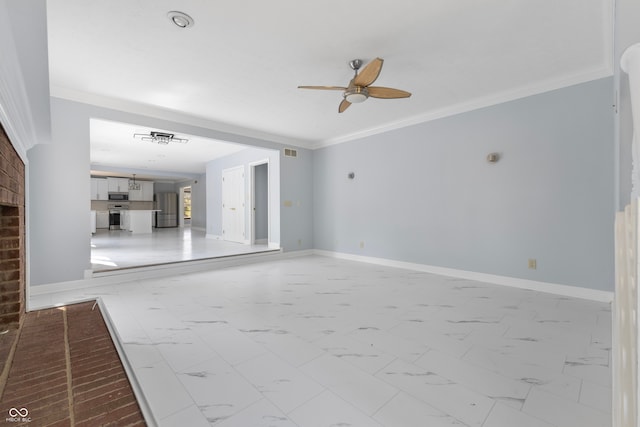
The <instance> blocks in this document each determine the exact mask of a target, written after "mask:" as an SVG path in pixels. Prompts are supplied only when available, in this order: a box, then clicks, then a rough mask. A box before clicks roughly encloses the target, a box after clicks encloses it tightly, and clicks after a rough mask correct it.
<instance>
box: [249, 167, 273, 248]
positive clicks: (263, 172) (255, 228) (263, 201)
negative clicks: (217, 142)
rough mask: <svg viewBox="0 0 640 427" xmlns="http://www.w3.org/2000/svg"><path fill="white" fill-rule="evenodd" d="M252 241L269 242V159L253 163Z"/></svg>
mask: <svg viewBox="0 0 640 427" xmlns="http://www.w3.org/2000/svg"><path fill="white" fill-rule="evenodd" d="M249 166H250V172H251V174H250V176H251V183H250V184H251V239H250V240H251V243H252V244H256V245H266V244H268V243H269V237H270V232H269V228H270V227H269V224H270V222H269V219H270V215H269V160H268V159H265V160H261V161H259V162H254V163H251V164H250V165H249Z"/></svg>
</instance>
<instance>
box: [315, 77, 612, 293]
mask: <svg viewBox="0 0 640 427" xmlns="http://www.w3.org/2000/svg"><path fill="white" fill-rule="evenodd" d="M612 87H613V81H612V79H611V78H607V79H601V80H597V81H593V82H589V83H585V84H581V85H577V86H573V87H569V88H565V89H562V90H557V91H553V92H549V93H545V94H541V95H537V96H532V97H528V98H525V99H521V100H517V101H512V102H508V103H504V104H500V105H496V106H493V107H489V108H484V109H481V110H476V111H472V112H469V113H465V114H460V115H457V116H452V117H448V118H444V119H440V120H436V121H432V122H428V123H423V124H420V125H415V126H412V127H408V128H404V129H400V130H396V131H391V132H388V133H385V134H379V135H376V136H372V137H367V138H364V139H361V140H358V141H353V142H350V143H345V144H341V145H336V146H331V147H327V148H323V149H320V150H316V151H315V152H314V162H313V169H314V173H313V178H314V179H313V182H314V212H313V215H314V235H313V238H314V242H315V247H316V248H318V249H324V250H330V251H337V252H345V253H350V254H358V255H364V256H371V257H381V258H388V259H392V260H401V261H406V262H413V263H421V264H427V265H433V266H441V267H448V268H454V269H460V270H469V271H475V272H482V273H489V274H496V275H503V276H510V277H518V278H525V279H532V280H540V281H545V282H550V283H559V284H566V285H575V286H583V287H587V288H593V289H600V290H608V291H609V290H612V289H613V282H614V278H613V275H614V273H613V210H614V190H613V189H614V156H613V153H614V141H613V111H612V108H611V99H612ZM491 152H499V153H501V155H502V158H501V160H500V161H499V162H498V163H495V164H490V163H488V162H487V161H486V160H485V158H486V156H487V154H489V153H491ZM349 172H354V173H355V179H354V180H350V179H348V178H347V174H348V173H349ZM361 242H364V248H361V247H360V244H361ZM529 258H535V259H537V270H530V269H528V262H527V261H528V259H529Z"/></svg>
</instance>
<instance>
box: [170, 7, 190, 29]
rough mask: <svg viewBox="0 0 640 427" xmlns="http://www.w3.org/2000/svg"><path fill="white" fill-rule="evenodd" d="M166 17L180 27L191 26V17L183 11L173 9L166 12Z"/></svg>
mask: <svg viewBox="0 0 640 427" xmlns="http://www.w3.org/2000/svg"><path fill="white" fill-rule="evenodd" d="M167 17H168V18H169V19H170V20H171V22H173V23H174V24H176V25H177V26H178V27H180V28H189V27H193V18H192V17H190V16H189V15H187V14H186V13H184V12H179V11H177V10H173V11H171V12H169V13H167Z"/></svg>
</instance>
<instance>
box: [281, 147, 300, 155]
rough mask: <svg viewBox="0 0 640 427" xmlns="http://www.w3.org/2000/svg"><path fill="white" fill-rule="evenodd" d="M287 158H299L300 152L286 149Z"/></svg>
mask: <svg viewBox="0 0 640 427" xmlns="http://www.w3.org/2000/svg"><path fill="white" fill-rule="evenodd" d="M284 156H285V157H298V150H294V149H293V148H285V149H284Z"/></svg>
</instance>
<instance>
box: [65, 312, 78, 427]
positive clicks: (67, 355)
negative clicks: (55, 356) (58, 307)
mask: <svg viewBox="0 0 640 427" xmlns="http://www.w3.org/2000/svg"><path fill="white" fill-rule="evenodd" d="M62 319H63V322H64V358H65V363H66V368H67V369H66V370H67V398H68V400H69V420H70V421H71V426H72V427H73V426H75V425H76V423H75V417H74V410H73V390H72V388H71V387H72V381H71V352H70V350H69V323H68V321H67V308H66V307H62Z"/></svg>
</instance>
